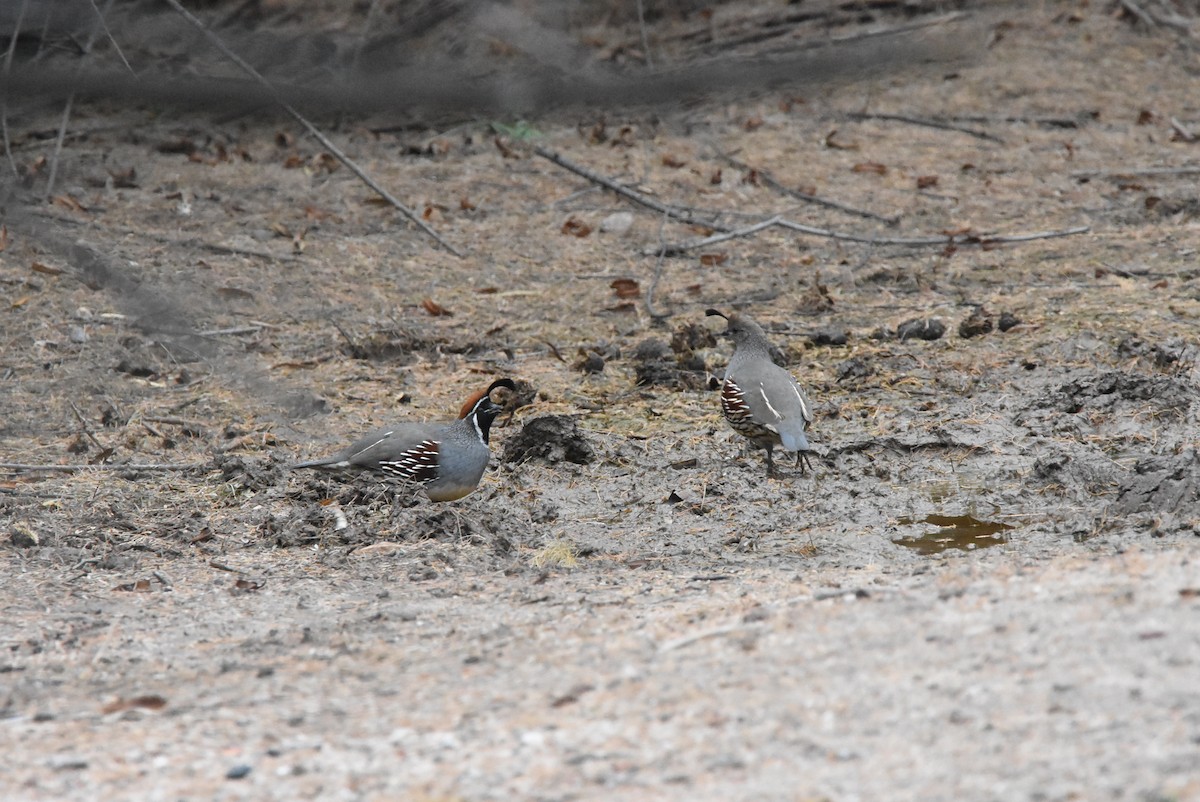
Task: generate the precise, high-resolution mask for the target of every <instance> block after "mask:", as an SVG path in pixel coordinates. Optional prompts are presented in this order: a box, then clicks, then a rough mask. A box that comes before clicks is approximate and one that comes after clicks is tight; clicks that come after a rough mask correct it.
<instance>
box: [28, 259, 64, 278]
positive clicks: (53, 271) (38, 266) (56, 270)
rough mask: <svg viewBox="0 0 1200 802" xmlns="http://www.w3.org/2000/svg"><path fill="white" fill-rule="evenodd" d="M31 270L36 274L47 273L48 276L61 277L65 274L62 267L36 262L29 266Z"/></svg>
mask: <svg viewBox="0 0 1200 802" xmlns="http://www.w3.org/2000/svg"><path fill="white" fill-rule="evenodd" d="M29 269H30V270H32V271H33V272H34V273H45V274H46V275H47V276H61V275H62V274H63V270H62V268H61V267H51V266H50V265H45V264H42V263H41V262H34V263H33V264H31V265H30V266H29Z"/></svg>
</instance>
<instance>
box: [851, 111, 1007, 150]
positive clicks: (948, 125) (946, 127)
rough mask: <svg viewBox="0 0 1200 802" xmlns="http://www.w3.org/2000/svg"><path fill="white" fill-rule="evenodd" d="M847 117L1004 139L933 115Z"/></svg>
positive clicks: (991, 138)
mask: <svg viewBox="0 0 1200 802" xmlns="http://www.w3.org/2000/svg"><path fill="white" fill-rule="evenodd" d="M849 117H850V119H852V120H889V121H891V122H898V123H908V124H909V125H922V126H924V127H926V128H938V129H941V130H943V131H958V132H960V133H963V134H968V135H970V136H973V137H976V138H978V139H986V140H988V141H989V142H998V143H1000V144H1004V140H1003V139H1001V138H1000V137H998V136H996V135H995V134H989V133H988V132H987V131H980V130H979V129H978V128H968V127H967V126H965V125H959V124H957V123H952V122H948V121H946V120H940V119H937V118H935V117H911V116H909V115H907V114H880V113H872V112H852V113H851V114H850V115H849Z"/></svg>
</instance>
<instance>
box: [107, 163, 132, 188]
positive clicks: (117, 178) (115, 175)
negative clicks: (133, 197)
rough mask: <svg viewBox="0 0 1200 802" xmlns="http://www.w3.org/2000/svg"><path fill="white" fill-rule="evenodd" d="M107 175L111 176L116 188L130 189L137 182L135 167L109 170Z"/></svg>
mask: <svg viewBox="0 0 1200 802" xmlns="http://www.w3.org/2000/svg"><path fill="white" fill-rule="evenodd" d="M108 175H109V177H111V178H112V182H113V186H114V187H117V188H118V189H132V188H133V187H136V186H137V185H138V184H137V169H135V168H134V167H132V166H131V167H128V168H126V169H124V170H109V171H108Z"/></svg>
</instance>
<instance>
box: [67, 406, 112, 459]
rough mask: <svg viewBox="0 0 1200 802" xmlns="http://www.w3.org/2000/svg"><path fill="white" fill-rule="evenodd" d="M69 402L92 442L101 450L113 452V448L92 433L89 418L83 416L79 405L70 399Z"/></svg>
mask: <svg viewBox="0 0 1200 802" xmlns="http://www.w3.org/2000/svg"><path fill="white" fill-rule="evenodd" d="M67 403H68V404H70V405H71V411H72V412H74V413H75V419H76V420H77V421H79V425H80V426H81V427H83V433H84V434H85V435H87V439H89V440H91V441H92V444H93V445H94V446H96V448H98V449H100V450H101V451H108V452H109V453H110V454H111V453H112V449H110V448H109V447H108V446H106V445H104V443H101V442H100V441H99V440H97V439H96V435H94V434H92V427H90V426H88V422H87V420H86V419H85V418H84V417H83V413H82V412H80V411H79V407H77V406H76V405H75V402H74V401H68V402H67Z"/></svg>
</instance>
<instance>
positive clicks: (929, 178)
mask: <svg viewBox="0 0 1200 802" xmlns="http://www.w3.org/2000/svg"><path fill="white" fill-rule="evenodd" d="M937 182H938V177H937V176H936V175H919V176H917V189H929V188H930V187H936V186H937Z"/></svg>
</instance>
